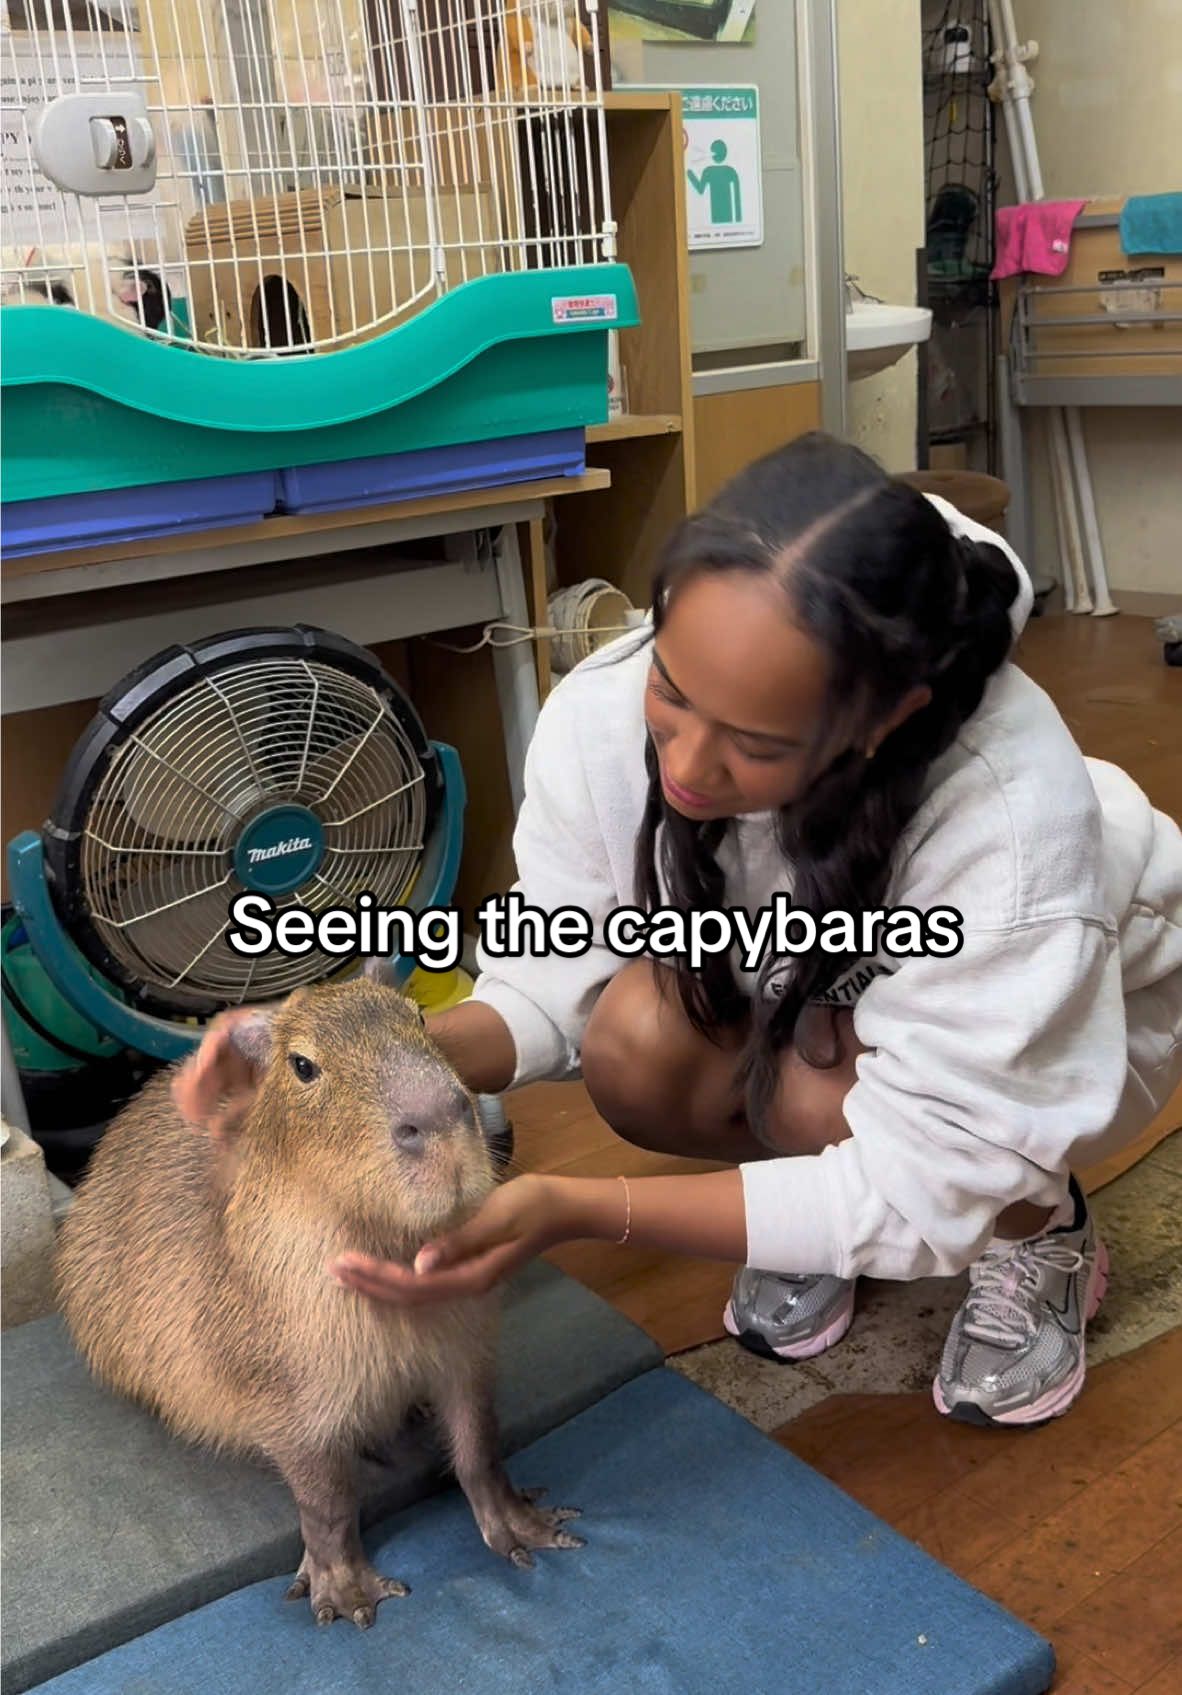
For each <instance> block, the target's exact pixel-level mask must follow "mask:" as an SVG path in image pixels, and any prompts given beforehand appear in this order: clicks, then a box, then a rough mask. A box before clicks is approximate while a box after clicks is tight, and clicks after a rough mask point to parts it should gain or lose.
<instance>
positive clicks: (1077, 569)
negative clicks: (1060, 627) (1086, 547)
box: [1049, 407, 1092, 612]
mask: <svg viewBox="0 0 1182 1695" xmlns="http://www.w3.org/2000/svg"><path fill="white" fill-rule="evenodd" d="M1049 423H1050V432H1051V455H1052V459H1053V462H1054V468H1055V473H1056V475H1057V476H1058V478H1059V485H1060V491H1061V493H1062V497H1063V517H1064V520H1065V524H1066V532H1067V534H1066V542H1067V556H1068V559H1069V560H1070V562H1071V577H1072V586H1073V589H1074V595H1073V599H1074V605H1073V607H1072V611H1073V612H1090V611H1091V610H1092V596H1091V592H1090V590H1089V588H1088V579H1087V575H1086V573H1085V571H1084V558H1083V542H1082V540H1081V539H1080V533H1079V513H1078V512H1077V511H1076V507H1075V487H1074V484H1073V482H1072V479H1071V458H1070V455H1069V454H1068V451H1067V426H1066V424H1065V423H1064V421H1063V414H1062V412H1061V411H1060V410H1059V408H1058V407H1055V408H1054V409H1053V410H1052V412H1051V415H1050V419H1049Z"/></svg>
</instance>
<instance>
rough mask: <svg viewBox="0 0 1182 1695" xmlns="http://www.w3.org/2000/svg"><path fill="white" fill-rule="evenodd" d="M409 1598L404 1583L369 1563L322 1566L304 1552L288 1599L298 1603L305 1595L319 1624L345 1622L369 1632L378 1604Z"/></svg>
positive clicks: (358, 1562) (357, 1561)
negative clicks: (397, 1596)
mask: <svg viewBox="0 0 1182 1695" xmlns="http://www.w3.org/2000/svg"><path fill="white" fill-rule="evenodd" d="M409 1594H410V1590H409V1589H408V1588H407V1586H406V1584H405V1583H400V1582H399V1581H398V1579H397V1578H395V1577H383V1576H382V1575H381V1573H380V1572H377V1571H375V1570H374V1568H373V1567H372V1566H371V1565H370V1563H369V1561H368V1560H364V1559H356V1560H342V1561H340V1562H338V1563H334V1564H331V1565H323V1564H321V1562H320V1561H318V1560H314V1559H313V1558H312V1556H311V1555H310V1554H308V1553H307V1552H305V1554H304V1558H303V1560H302V1562H301V1564H300V1569H299V1571H298V1572H297V1573H296V1575H295V1581H294V1582H293V1584H292V1586H291V1588H290V1589H289V1590H288V1591H287V1597H286V1598H287V1600H289V1601H299V1600H302V1599H303V1597H304V1596H305V1595H306V1596H307V1597H308V1600H309V1603H310V1605H311V1608H312V1617H313V1618H314V1619H315V1620H316V1623H317V1624H331V1623H332V1622H333V1620H334V1619H338V1618H344V1619H352V1620H353V1623H354V1624H355V1625H358V1626H359V1627H360V1629H362V1630H368V1629H369V1627H370V1625H371V1624H372V1623H373V1621H374V1614H375V1612H376V1611H377V1608H378V1604H379V1602H381V1601H385V1600H387V1599H388V1598H389V1597H390V1596H391V1595H409Z"/></svg>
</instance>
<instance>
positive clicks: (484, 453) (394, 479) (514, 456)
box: [279, 428, 587, 512]
mask: <svg viewBox="0 0 1182 1695" xmlns="http://www.w3.org/2000/svg"><path fill="white" fill-rule="evenodd" d="M586 466H587V452H586V432H585V431H584V430H583V429H581V428H580V429H573V430H547V431H544V432H543V433H542V434H539V435H525V436H510V437H506V438H504V439H502V440H499V441H478V442H464V443H461V444H458V445H456V446H454V447H431V448H425V449H423V450H422V451H419V452H412V453H385V454H378V455H377V456H375V457H374V458H371V459H368V458H367V459H343V460H339V461H337V462H335V463H332V464H324V465H300V466H297V467H294V468H292V469H289V470H285V471H281V472H280V473H279V483H280V503H281V505H282V507H283V509H284V511H286V512H335V511H339V510H341V509H342V508H344V507H350V506H374V505H377V504H378V503H379V502H382V501H391V500H413V499H414V498H415V497H416V496H418V497H422V496H425V495H432V494H455V493H459V492H461V491H463V490H466V489H481V488H496V487H499V486H503V485H505V484H506V483H527V482H534V481H538V480H541V479H544V478H548V477H577V476H580V475H581V474H582V473H583V471H584V470H585V469H586Z"/></svg>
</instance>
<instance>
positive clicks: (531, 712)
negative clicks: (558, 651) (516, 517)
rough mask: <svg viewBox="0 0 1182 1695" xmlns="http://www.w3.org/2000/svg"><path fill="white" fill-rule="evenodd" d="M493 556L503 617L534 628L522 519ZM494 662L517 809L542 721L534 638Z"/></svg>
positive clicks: (502, 535) (504, 650)
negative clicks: (529, 754) (524, 562)
mask: <svg viewBox="0 0 1182 1695" xmlns="http://www.w3.org/2000/svg"><path fill="white" fill-rule="evenodd" d="M493 559H494V563H495V568H496V573H497V587H498V589H499V591H500V596H501V608H502V612H501V616H502V618H503V619H504V621H505V623H506V624H516V625H519V626H520V627H521V628H522V629H527V628H529V627H530V617H529V606H528V603H527V601H526V595H525V576H524V573H523V570H522V563H521V549H520V547H519V546H518V541H517V526H516V524H506V525H505V526H504V527H503V528H502V529H501V530H500V531H499V532H498V534H497V536H496V538H495V540H494V543H493ZM501 640H502V641H503V640H504V638H503V637H502V638H501ZM493 667H494V670H495V673H496V680H497V696H498V698H499V700H500V704H501V724H502V731H503V734H504V738H505V760H506V764H507V765H508V768H509V790H510V793H511V795H512V797H513V810H514V812H517V811H519V810H520V807H521V803H522V800H523V799H524V796H525V775H524V773H525V753H526V749H527V748H528V746H529V744H530V740H531V738H532V736H533V733H534V726H535V725H536V723H537V721H538V677H537V671H536V668H535V664H534V644H533V642H532V641H519V642H514V643H512V645H508V646H497V647H494V649H493Z"/></svg>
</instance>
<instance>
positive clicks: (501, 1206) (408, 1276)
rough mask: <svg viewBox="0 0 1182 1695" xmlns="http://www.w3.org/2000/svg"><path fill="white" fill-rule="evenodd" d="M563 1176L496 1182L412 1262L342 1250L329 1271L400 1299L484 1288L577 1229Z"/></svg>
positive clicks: (453, 1296) (380, 1296)
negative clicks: (476, 1207) (469, 1214)
mask: <svg viewBox="0 0 1182 1695" xmlns="http://www.w3.org/2000/svg"><path fill="white" fill-rule="evenodd" d="M565 1181H566V1180H564V1179H563V1178H561V1177H548V1176H544V1175H541V1174H539V1173H536V1172H531V1173H528V1174H527V1175H526V1176H524V1177H515V1178H514V1179H513V1180H512V1181H511V1182H509V1183H505V1184H503V1185H502V1186H501V1187H500V1188H499V1189H495V1190H494V1191H493V1193H492V1195H491V1196H490V1197H489V1199H488V1200H487V1201H486V1202H485V1203H484V1205H483V1206H482V1207H481V1209H480V1211H479V1212H478V1213H476V1215H475V1216H474V1217H473V1218H471V1219H469V1221H468V1223H467V1224H463V1225H461V1226H460V1228H459V1229H458V1230H453V1231H452V1233H451V1235H450V1236H445V1237H442V1238H441V1239H440V1240H439V1241H437V1242H429V1243H427V1245H426V1246H425V1247H423V1248H421V1249H420V1250H419V1253H418V1256H417V1258H416V1259H415V1263H414V1268H413V1270H412V1269H411V1268H410V1267H409V1266H405V1265H397V1264H394V1263H393V1262H391V1261H387V1260H375V1259H369V1258H368V1257H367V1256H366V1255H364V1254H342V1255H341V1256H340V1257H339V1258H338V1259H335V1260H333V1261H331V1262H330V1264H329V1267H328V1270H329V1275H330V1276H332V1277H335V1278H336V1280H337V1282H338V1283H341V1284H343V1285H344V1286H345V1288H347V1289H356V1290H357V1292H358V1293H359V1294H362V1295H369V1296H371V1297H373V1299H375V1300H379V1301H390V1302H392V1303H393V1304H394V1305H395V1306H403V1307H411V1306H422V1305H424V1304H425V1303H428V1302H431V1301H453V1300H457V1299H462V1298H463V1297H464V1296H472V1295H484V1294H487V1293H488V1291H489V1290H490V1289H492V1288H493V1287H494V1285H495V1284H497V1283H500V1282H501V1281H502V1279H504V1278H506V1277H509V1276H511V1275H512V1273H513V1272H514V1271H516V1270H517V1269H518V1267H519V1266H522V1265H524V1264H525V1262H526V1261H527V1260H530V1259H534V1258H535V1257H536V1256H537V1255H538V1254H542V1253H545V1252H546V1250H547V1249H548V1248H552V1247H554V1246H555V1244H556V1243H558V1242H561V1241H565V1240H568V1239H569V1238H570V1237H571V1236H574V1235H577V1234H578V1233H579V1226H578V1223H577V1221H576V1220H575V1218H574V1216H573V1208H572V1207H571V1206H570V1205H569V1204H568V1196H567V1192H566V1190H565V1187H564V1185H565Z"/></svg>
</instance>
